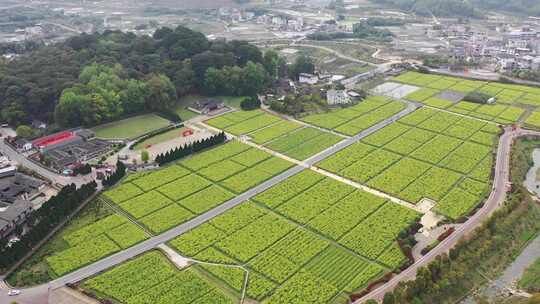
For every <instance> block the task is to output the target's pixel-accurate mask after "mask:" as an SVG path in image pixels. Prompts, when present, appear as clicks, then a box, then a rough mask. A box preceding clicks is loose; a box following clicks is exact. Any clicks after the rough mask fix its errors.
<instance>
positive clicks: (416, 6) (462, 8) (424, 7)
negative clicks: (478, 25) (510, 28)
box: [374, 0, 540, 17]
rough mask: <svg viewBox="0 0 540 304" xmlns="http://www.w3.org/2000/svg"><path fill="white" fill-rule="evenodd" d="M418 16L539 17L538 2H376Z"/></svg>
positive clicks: (402, 0)
mask: <svg viewBox="0 0 540 304" xmlns="http://www.w3.org/2000/svg"><path fill="white" fill-rule="evenodd" d="M374 2H378V3H384V4H389V5H392V6H396V7H398V8H400V9H402V10H406V11H412V12H415V13H417V14H420V15H425V16H430V15H432V14H433V15H436V16H456V17H480V16H482V14H483V13H484V12H485V10H495V11H507V12H511V13H516V14H524V15H533V16H540V2H539V1H538V0H512V1H507V0H470V1H464V0H377V1H374Z"/></svg>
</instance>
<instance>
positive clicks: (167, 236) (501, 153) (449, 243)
mask: <svg viewBox="0 0 540 304" xmlns="http://www.w3.org/2000/svg"><path fill="white" fill-rule="evenodd" d="M417 107H418V106H417V105H415V104H410V105H409V106H408V107H407V109H405V110H403V111H402V112H400V113H398V114H396V115H394V116H392V117H390V118H388V119H386V120H384V121H382V122H380V123H378V124H376V125H375V126H373V127H371V128H369V129H367V130H365V131H363V132H361V133H359V134H357V135H356V136H353V137H351V138H348V139H345V140H343V141H341V142H340V143H338V144H336V145H334V146H333V147H330V148H329V149H327V150H325V151H323V152H321V153H319V154H317V155H315V156H313V157H311V158H309V159H307V160H306V161H305V163H306V164H308V165H310V166H312V165H314V164H315V163H317V162H319V161H321V160H323V159H325V158H327V157H329V156H331V155H333V154H335V153H337V152H339V151H341V150H342V149H345V148H346V147H348V146H350V145H352V144H354V143H355V142H357V141H359V140H361V139H362V138H364V137H366V136H368V135H370V134H372V133H374V132H376V131H378V130H380V129H382V128H384V127H385V126H387V125H389V124H391V123H393V122H394V121H395V120H397V119H399V118H400V117H402V116H405V115H407V114H409V113H411V112H412V111H414V110H416V108H417ZM528 135H532V136H540V132H535V131H528V130H522V129H517V130H511V129H510V128H507V129H505V132H504V134H503V135H502V136H501V138H500V141H499V145H498V148H497V159H496V166H495V178H494V182H493V189H492V192H491V194H490V196H489V198H488V200H487V201H486V203H485V204H484V206H483V207H482V208H481V209H480V210H479V211H478V212H477V213H476V214H475V215H474V216H472V217H471V218H470V219H469V220H468V221H467V222H465V223H464V224H462V225H461V226H460V227H459V228H458V229H456V231H455V232H454V233H453V234H452V235H451V236H450V237H448V238H447V239H446V240H445V241H443V242H442V243H441V244H440V245H439V246H437V247H436V248H435V249H433V250H431V251H430V252H429V253H428V254H426V255H425V256H423V257H422V258H421V259H419V260H418V261H416V263H414V264H413V265H411V266H410V267H409V268H407V269H406V270H404V271H403V272H401V273H400V274H398V275H396V276H395V277H394V278H392V279H391V280H390V281H389V282H387V283H385V284H384V285H381V286H380V287H378V288H376V289H375V290H373V291H372V292H370V293H369V294H367V295H366V296H364V297H363V298H361V299H359V300H358V301H356V302H355V303H362V302H364V301H366V300H368V299H381V298H382V297H383V296H384V294H385V293H386V292H388V291H391V290H393V288H394V287H395V286H396V285H397V284H398V283H399V282H401V281H406V280H411V279H414V277H415V275H416V271H417V270H418V269H419V268H420V267H424V266H426V265H427V264H428V263H430V262H431V261H432V260H434V259H435V258H436V257H437V256H438V255H439V254H441V253H444V252H447V251H448V250H450V248H452V247H453V246H454V245H455V244H456V243H457V242H458V241H459V240H460V239H461V238H462V237H463V236H464V235H466V234H467V233H469V232H470V231H472V230H473V229H474V228H475V227H477V226H479V225H480V224H481V223H482V221H483V220H484V219H485V218H486V217H487V216H489V215H490V214H491V213H492V212H493V211H494V210H496V209H497V208H498V207H499V206H500V205H501V204H502V202H503V201H504V199H505V198H506V190H507V186H508V184H507V183H508V177H509V162H510V149H511V146H512V143H513V141H514V140H515V139H516V138H518V137H521V136H528ZM305 169H306V167H305V166H303V165H296V166H294V167H292V168H291V169H289V170H287V171H285V172H283V173H281V174H279V175H277V176H275V177H273V178H271V179H270V180H267V181H265V182H263V183H262V184H260V185H258V186H256V187H254V188H252V189H250V190H248V191H246V192H244V193H242V194H240V195H239V196H237V197H235V198H233V199H231V200H229V201H227V202H225V203H224V204H222V205H220V206H218V207H216V208H214V209H212V210H210V211H208V212H206V213H204V214H202V215H200V216H198V217H196V218H194V219H192V220H190V221H188V222H186V223H184V224H182V225H180V226H177V227H175V228H173V229H171V230H169V231H167V232H165V233H162V234H160V235H157V236H154V237H152V238H150V239H148V240H146V241H144V242H142V243H139V244H138V245H135V246H133V247H131V248H128V249H126V250H123V251H121V252H119V253H116V254H114V255H111V256H109V257H106V258H104V259H102V260H100V261H97V262H95V263H93V264H91V265H88V266H86V267H83V268H81V269H79V270H76V271H74V272H72V273H69V274H67V275H65V276H63V277H60V278H57V279H55V280H53V281H51V282H49V283H47V284H43V285H39V286H36V287H32V288H28V289H24V290H22V293H21V295H19V296H17V297H9V296H8V295H7V289H6V288H2V287H0V303H10V301H13V300H16V301H17V302H18V303H19V304H41V303H48V300H47V299H48V294H49V291H50V290H53V289H56V288H60V287H62V286H64V285H66V284H69V283H76V282H79V281H81V280H84V279H86V278H89V277H91V276H93V275H95V274H97V273H99V272H102V271H105V270H107V269H109V268H111V267H114V266H116V265H118V264H121V263H123V262H125V261H126V260H129V259H131V258H134V257H136V256H137V255H140V254H142V253H144V252H147V251H149V250H152V249H154V248H156V247H158V246H159V245H160V244H163V243H166V242H168V241H169V240H172V239H174V238H176V237H177V236H179V235H182V234H184V233H186V232H187V231H189V230H191V229H193V228H195V227H197V226H199V225H201V224H203V223H205V222H207V221H209V220H211V219H213V218H214V217H216V216H219V215H221V214H223V213H225V212H226V211H228V210H230V209H232V208H234V207H236V206H238V205H239V204H241V203H242V202H244V201H245V200H248V199H250V198H251V197H253V196H255V195H257V194H259V193H261V192H263V191H265V190H267V189H268V188H270V187H272V186H274V185H276V184H278V183H280V182H281V181H283V180H285V179H287V178H289V177H291V176H293V175H295V174H297V173H299V172H301V171H303V170H305Z"/></svg>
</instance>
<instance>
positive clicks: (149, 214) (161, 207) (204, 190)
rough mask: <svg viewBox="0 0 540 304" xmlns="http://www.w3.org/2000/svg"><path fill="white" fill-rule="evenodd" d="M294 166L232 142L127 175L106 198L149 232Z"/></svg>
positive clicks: (170, 225) (163, 228)
mask: <svg viewBox="0 0 540 304" xmlns="http://www.w3.org/2000/svg"><path fill="white" fill-rule="evenodd" d="M291 166H292V163H289V162H287V161H285V160H283V159H281V158H277V157H273V156H271V155H270V154H268V153H266V152H264V151H261V150H258V149H255V148H251V147H249V146H248V145H245V144H242V143H240V142H237V141H231V142H229V143H226V144H224V145H221V146H219V147H217V148H215V149H211V150H207V151H204V152H202V153H200V154H196V155H194V156H193V157H190V158H187V159H185V160H182V161H180V162H178V163H176V164H172V165H170V166H167V167H165V168H162V169H159V170H156V171H154V172H151V173H149V174H144V175H136V176H135V177H132V178H130V177H129V176H128V178H129V182H126V183H125V184H122V185H120V186H118V187H117V188H115V189H113V190H111V191H108V192H107V193H105V197H106V198H109V199H110V200H111V201H113V202H114V203H116V204H117V205H118V206H119V207H120V208H122V209H123V210H124V211H126V212H127V213H129V214H130V215H131V216H132V217H133V218H134V219H136V220H137V221H139V222H140V223H141V224H142V225H144V226H145V227H146V228H148V230H149V231H151V232H153V233H161V232H164V231H166V230H168V229H171V228H173V227H175V226H177V225H180V224H182V223H185V222H186V221H189V220H191V219H192V218H194V217H195V216H196V215H199V214H202V213H204V212H206V211H208V210H210V209H212V208H214V207H217V206H219V205H220V204H222V203H224V202H226V201H228V200H230V199H232V198H233V197H234V196H235V195H236V194H239V193H242V192H244V191H246V190H248V189H250V188H251V187H254V186H256V185H258V184H260V183H262V182H264V181H265V180H267V179H269V178H271V177H273V176H275V175H277V174H279V173H281V172H283V171H285V170H287V169H288V168H290V167H291ZM135 184H136V185H138V186H136V185H135ZM141 188H143V189H142V190H141Z"/></svg>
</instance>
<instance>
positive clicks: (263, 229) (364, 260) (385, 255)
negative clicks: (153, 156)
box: [170, 171, 417, 303]
mask: <svg viewBox="0 0 540 304" xmlns="http://www.w3.org/2000/svg"><path fill="white" fill-rule="evenodd" d="M259 204H261V205H264V207H259V206H258V205H259ZM387 205H389V206H388V207H385V206H387ZM387 209H388V210H387ZM341 215H345V216H343V217H342V216H341ZM372 217H374V218H373V219H371V218H372ZM416 218H417V214H416V212H414V211H411V210H409V209H406V208H404V207H401V206H399V205H395V204H394V203H391V202H386V201H385V200H384V199H381V198H379V197H376V196H373V195H372V194H369V193H366V192H363V191H361V190H358V189H355V188H354V187H352V186H349V185H346V184H343V183H338V182H336V181H334V180H330V179H328V178H326V177H323V176H320V175H319V174H317V173H315V172H313V171H303V172H301V173H299V174H297V175H295V176H293V177H291V178H289V179H287V180H285V181H283V182H281V183H279V184H277V185H276V186H274V187H272V188H270V189H268V190H266V191H265V192H263V193H261V194H259V195H258V196H256V197H255V198H254V199H253V202H245V203H243V204H241V205H239V206H238V207H235V208H233V209H231V210H229V211H227V212H226V213H224V214H222V215H220V216H218V217H216V218H215V219H213V220H211V221H210V222H208V223H206V224H203V225H201V226H199V227H197V228H195V229H193V230H191V231H190V232H188V233H186V234H184V235H182V236H180V237H178V238H176V239H175V240H173V241H171V242H170V243H171V246H172V247H173V248H175V249H176V250H178V251H179V252H180V253H181V254H183V255H184V256H194V257H195V258H196V259H197V260H199V261H206V262H213V263H224V264H232V265H244V267H245V268H246V269H247V270H248V271H249V277H250V279H249V282H248V287H247V291H246V294H247V296H248V298H251V299H253V300H256V301H259V302H264V303H305V302H304V301H306V299H310V301H314V302H315V303H326V302H328V301H329V300H330V299H331V298H334V297H335V296H339V295H342V296H344V295H346V294H344V293H343V292H345V293H350V292H352V291H355V290H357V289H358V288H361V287H363V286H365V285H366V284H368V283H369V282H370V281H371V280H373V279H374V278H376V277H379V276H380V275H381V274H382V273H384V272H387V271H389V270H391V269H393V267H394V266H395V265H399V264H400V262H402V261H404V256H403V255H402V254H401V255H400V254H399V250H398V251H396V250H395V248H391V247H393V246H394V244H395V240H396V238H397V234H398V233H399V231H400V230H401V229H403V228H405V227H406V226H408V225H409V224H410V223H412V221H414V220H416ZM303 223H307V227H304V226H303ZM364 223H365V224H364ZM373 223H378V224H377V225H380V226H381V227H386V226H393V229H389V230H388V229H378V230H376V231H375V233H376V234H377V236H375V237H374V238H375V239H376V240H380V239H384V240H385V243H384V244H382V245H381V248H380V252H378V254H376V255H375V253H374V254H373V256H374V257H373V258H371V257H370V256H369V255H364V252H367V251H363V250H362V251H361V250H357V251H354V250H353V251H354V252H353V251H351V250H352V249H346V248H345V247H344V246H347V245H345V244H352V243H354V241H352V240H351V241H349V240H348V238H352V237H353V236H356V235H357V234H358V233H355V232H352V231H355V229H363V231H368V230H369V231H370V232H369V235H370V236H371V235H372V234H373V232H372V231H371V228H370V227H371V226H372V225H373ZM360 227H364V228H360ZM364 234H365V233H364ZM379 234H382V235H379ZM366 237H367V236H366ZM336 242H338V243H339V244H342V245H339V244H336ZM375 242H376V241H375ZM332 243H333V244H332ZM370 246H375V245H370ZM374 251H375V250H374ZM379 255H380V259H381V262H380V263H383V264H384V265H389V266H388V267H383V266H380V265H379V264H375V263H374V262H372V260H371V259H373V260H374V259H376V258H379ZM383 261H384V262H383ZM212 273H213V274H214V277H216V278H218V279H219V280H221V281H223V283H224V284H227V285H228V286H230V287H231V288H233V289H234V290H236V291H240V290H239V289H240V288H239V285H240V284H239V281H235V280H231V279H230V278H229V277H228V275H226V274H222V273H215V272H212ZM344 274H346V275H344Z"/></svg>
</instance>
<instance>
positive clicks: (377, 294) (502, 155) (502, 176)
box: [354, 129, 540, 304]
mask: <svg viewBox="0 0 540 304" xmlns="http://www.w3.org/2000/svg"><path fill="white" fill-rule="evenodd" d="M526 135H535V136H540V132H535V131H528V130H516V131H511V130H510V129H506V130H505V133H504V134H503V135H502V136H501V138H500V140H499V146H498V149H497V160H496V166H495V178H494V182H493V189H492V192H491V194H490V196H489V198H488V199H487V200H486V203H485V204H484V207H482V209H480V210H479V211H478V212H477V213H476V214H475V215H473V216H472V217H471V218H470V219H469V220H468V221H467V222H465V223H464V224H462V225H461V226H459V228H457V229H456V231H455V232H454V233H452V234H451V235H450V236H449V237H448V238H447V239H445V240H444V241H443V242H441V244H440V245H439V246H437V247H435V249H433V250H431V251H430V252H429V253H427V254H426V255H425V256H423V257H422V258H421V259H419V260H418V261H416V262H415V263H414V264H413V265H411V266H410V267H409V268H407V269H406V270H404V271H403V272H401V273H400V274H398V275H396V276H395V277H393V278H392V280H390V281H389V282H387V283H386V284H384V285H382V286H380V287H378V288H376V289H374V290H373V291H372V292H370V293H369V294H367V295H366V296H364V297H362V298H360V299H358V300H357V301H356V302H354V303H355V304H359V303H363V302H365V301H367V300H369V299H376V300H381V299H382V298H383V297H384V295H385V294H386V293H387V292H389V291H392V290H393V289H394V288H395V287H396V286H397V284H398V283H399V282H402V281H408V280H412V279H414V278H415V276H416V272H417V270H418V269H419V268H421V267H424V266H427V265H428V264H429V263H430V262H431V261H433V260H434V259H435V258H436V257H437V256H439V255H441V254H443V253H446V252H448V251H449V250H450V249H451V248H453V247H454V246H455V245H456V244H457V242H458V241H459V240H460V239H461V238H462V237H463V236H465V235H466V234H467V233H469V232H470V231H473V230H474V229H475V228H476V227H478V226H479V225H480V224H482V222H483V221H484V220H485V219H486V218H487V217H488V216H489V215H490V214H491V213H493V211H495V210H496V209H497V208H498V207H499V206H501V204H502V203H503V202H504V200H505V198H506V187H507V183H508V181H509V165H510V150H511V147H512V142H513V140H514V139H516V138H517V137H521V136H526Z"/></svg>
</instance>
